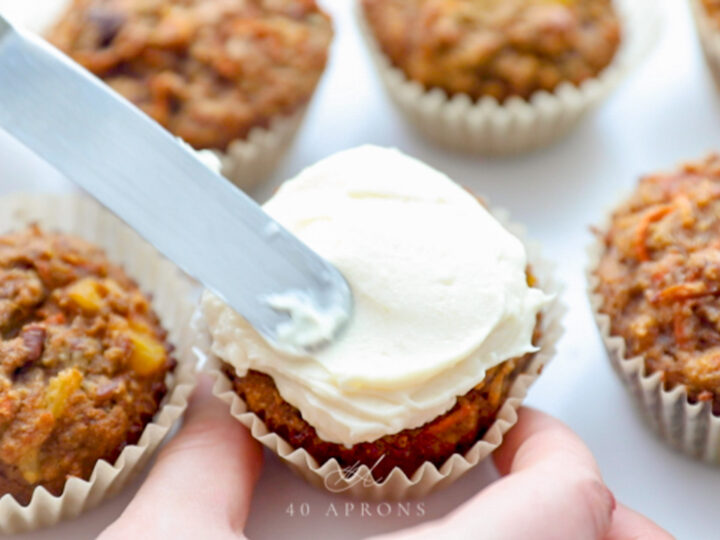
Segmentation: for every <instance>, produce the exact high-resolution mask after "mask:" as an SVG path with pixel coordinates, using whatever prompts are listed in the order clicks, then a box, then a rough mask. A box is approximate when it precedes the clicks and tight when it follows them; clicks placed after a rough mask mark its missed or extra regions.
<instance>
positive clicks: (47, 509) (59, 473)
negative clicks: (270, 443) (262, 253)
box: [0, 194, 196, 534]
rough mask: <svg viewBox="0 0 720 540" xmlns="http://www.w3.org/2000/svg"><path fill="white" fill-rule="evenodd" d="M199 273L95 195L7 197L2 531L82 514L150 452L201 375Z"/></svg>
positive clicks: (0, 320)
mask: <svg viewBox="0 0 720 540" xmlns="http://www.w3.org/2000/svg"><path fill="white" fill-rule="evenodd" d="M111 261H112V262H111ZM136 280H137V281H136ZM192 287H193V285H192V283H191V282H190V280H189V279H187V278H186V277H184V276H182V275H181V273H180V271H179V270H178V269H177V267H176V266H174V265H173V264H172V263H170V262H168V261H167V260H165V259H163V258H162V257H161V256H160V255H158V253H157V252H156V251H155V250H154V249H153V248H151V247H150V246H149V245H148V244H147V243H145V242H144V241H142V240H141V239H140V238H139V237H138V236H137V235H136V234H135V233H133V232H132V231H131V230H130V229H128V227H127V226H126V225H124V224H123V223H121V222H120V220H118V219H117V218H116V217H115V216H113V215H112V214H111V213H110V212H108V211H107V210H105V209H103V208H101V207H100V206H99V205H98V204H97V203H95V202H94V201H92V200H90V199H88V198H86V197H80V196H54V195H42V194H34V195H23V194H15V195H10V196H5V197H0V533H2V534H15V533H20V532H26V531H29V530H31V529H34V528H37V527H42V526H49V525H52V524H54V523H56V522H57V521H59V520H61V519H69V518H72V517H76V516H78V515H79V514H80V513H81V512H83V511H85V510H88V509H89V508H91V507H93V506H95V505H97V504H98V503H100V502H101V501H103V500H105V499H106V498H108V497H109V496H111V495H112V494H114V493H117V491H119V490H120V489H122V488H123V487H124V486H125V484H126V483H127V481H128V480H129V479H130V478H132V477H133V475H134V474H135V473H137V472H138V471H139V470H140V469H141V468H142V467H143V466H144V465H145V464H146V463H147V462H148V460H149V459H150V457H151V456H152V454H153V451H154V450H155V449H156V448H157V447H158V445H159V444H160V443H161V442H162V440H163V438H164V437H165V435H167V434H168V432H169V431H170V429H171V428H172V425H173V424H174V422H175V421H176V420H177V419H178V418H179V417H180V416H181V415H182V413H183V411H184V409H185V407H186V405H187V398H188V396H189V394H190V393H191V392H192V388H193V386H194V373H195V363H196V357H195V356H194V354H193V345H194V343H195V341H196V339H195V334H194V331H193V329H192V328H191V327H190V324H189V323H190V317H191V315H192V312H193V306H192V303H191V301H190V294H191V291H192ZM141 291H143V292H141ZM144 291H148V293H145V292H144ZM150 294H152V295H153V296H150Z"/></svg>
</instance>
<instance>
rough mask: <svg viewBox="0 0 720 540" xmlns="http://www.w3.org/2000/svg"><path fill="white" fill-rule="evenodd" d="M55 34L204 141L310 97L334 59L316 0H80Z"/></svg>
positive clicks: (222, 144) (214, 141)
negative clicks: (331, 56) (329, 55)
mask: <svg viewBox="0 0 720 540" xmlns="http://www.w3.org/2000/svg"><path fill="white" fill-rule="evenodd" d="M48 38H49V40H50V41H51V42H52V43H53V44H55V45H56V46H57V47H59V48H60V49H61V50H63V51H64V52H66V53H67V54H68V55H69V56H71V57H72V58H73V59H74V60H76V61H77V62H79V63H80V64H82V65H83V66H84V67H86V68H87V69H88V70H90V71H91V72H93V73H94V74H96V75H97V76H99V77H101V78H102V79H103V80H105V82H107V83H108V84H109V85H110V86H111V87H112V88H114V89H115V90H116V91H118V92H119V93H120V94H122V95H123V96H125V97H126V98H128V99H129V100H130V101H132V102H133V103H135V104H136V105H137V106H138V107H140V108H141V109H142V110H143V111H145V112H146V113H147V114H149V115H150V116H151V117H153V118H154V119H155V120H157V121H158V122H159V123H160V124H162V125H163V126H164V127H166V128H167V129H168V130H169V131H170V132H171V133H173V134H175V135H177V136H179V137H181V138H182V139H184V140H185V141H186V142H187V143H189V144H190V145H192V146H193V147H195V148H196V149H214V150H219V151H226V150H227V149H228V147H229V146H230V145H231V143H233V142H234V141H238V140H243V139H245V138H246V137H247V136H248V134H249V133H250V131H251V130H252V129H253V128H255V127H261V128H267V127H269V126H270V124H271V122H272V121H273V120H274V119H275V118H279V117H287V116H289V115H292V114H293V113H295V112H296V111H298V110H299V109H301V108H302V107H304V106H305V105H306V104H307V103H308V101H309V100H310V98H311V97H312V94H313V92H314V90H315V86H316V85H317V83H318V81H319V79H320V76H321V75H322V72H323V70H324V68H325V63H326V61H327V56H328V49H329V45H330V41H331V39H332V27H331V23H330V19H329V17H328V16H327V15H325V13H324V12H322V11H321V10H320V9H319V8H318V6H317V5H316V3H315V0H273V1H267V0H182V1H181V0H74V1H73V2H72V4H71V5H70V7H69V8H68V10H67V11H66V12H65V14H64V15H63V16H62V18H61V19H60V20H59V21H58V22H57V24H56V25H55V26H54V28H53V29H52V30H51V31H50V32H49V34H48Z"/></svg>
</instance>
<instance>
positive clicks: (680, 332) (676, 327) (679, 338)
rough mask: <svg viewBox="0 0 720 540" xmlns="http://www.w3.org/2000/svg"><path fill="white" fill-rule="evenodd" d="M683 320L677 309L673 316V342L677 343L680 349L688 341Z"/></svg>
mask: <svg viewBox="0 0 720 540" xmlns="http://www.w3.org/2000/svg"><path fill="white" fill-rule="evenodd" d="M684 322H685V321H684V319H683V316H682V314H681V313H680V310H677V311H676V312H675V315H674V317H673V334H674V335H675V343H677V345H678V347H680V348H681V349H682V348H683V347H684V346H685V344H686V343H687V341H688V336H687V335H686V334H685V325H684Z"/></svg>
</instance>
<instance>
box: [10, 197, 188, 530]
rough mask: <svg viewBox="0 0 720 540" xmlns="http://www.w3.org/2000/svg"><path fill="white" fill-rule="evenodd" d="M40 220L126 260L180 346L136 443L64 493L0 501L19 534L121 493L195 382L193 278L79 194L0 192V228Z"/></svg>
mask: <svg viewBox="0 0 720 540" xmlns="http://www.w3.org/2000/svg"><path fill="white" fill-rule="evenodd" d="M30 223H38V224H39V225H40V226H42V227H43V228H45V229H47V230H54V231H62V232H65V233H69V234H73V235H76V236H78V237H81V238H83V239H85V240H87V241H89V242H92V243H94V244H96V245H98V246H100V247H101V248H103V249H104V250H105V251H106V253H107V255H108V258H109V259H110V260H111V261H113V262H115V263H117V264H120V265H122V266H123V268H124V269H125V270H126V271H127V274H128V275H129V276H131V277H132V278H133V279H134V280H136V281H137V282H138V283H139V285H140V288H141V290H142V291H143V292H145V293H150V294H152V306H153V308H154V309H155V311H156V312H157V314H158V316H159V317H160V320H161V322H162V325H163V327H164V328H165V329H166V330H167V331H168V340H169V342H170V343H172V344H173V345H174V346H175V351H174V352H173V356H174V357H175V358H176V359H177V361H178V365H177V368H176V369H175V371H174V373H173V374H172V375H171V376H169V377H168V381H167V382H168V392H167V395H166V396H165V399H164V400H163V402H162V403H161V406H160V408H159V410H158V412H157V413H156V414H155V417H154V418H153V420H152V422H150V423H148V424H147V426H146V427H145V429H144V431H143V433H142V435H141V437H140V439H139V441H138V443H137V444H133V445H128V446H127V447H126V448H125V449H123V451H122V452H121V453H120V456H119V457H118V458H117V460H116V461H115V463H109V462H107V461H105V460H100V461H98V462H97V464H96V465H95V468H94V469H93V471H92V474H91V476H90V478H89V479H88V480H83V479H81V478H76V477H71V478H69V479H68V481H67V482H66V484H65V488H64V490H63V492H62V494H61V495H60V496H55V495H52V494H51V493H49V492H48V491H47V490H46V489H45V488H44V487H38V488H36V489H35V491H34V493H33V496H32V499H31V501H30V503H29V504H28V505H27V506H22V505H20V504H19V503H18V502H17V501H16V500H15V499H14V498H13V497H12V496H11V495H5V496H3V497H2V498H1V499H0V533H4V534H16V533H21V532H27V531H30V530H32V529H36V528H39V527H47V526H50V525H54V524H55V523H57V522H59V521H61V520H64V519H70V518H74V517H76V516H78V515H79V514H81V513H82V512H84V511H86V510H88V509H90V508H92V507H94V506H96V505H97V504H98V503H100V502H101V501H103V500H105V499H107V498H108V497H110V496H111V495H113V494H115V493H117V492H118V491H119V490H120V489H122V488H123V486H125V485H126V483H127V482H128V480H129V479H131V478H132V477H133V475H134V474H135V473H137V472H138V471H140V470H141V469H142V468H143V467H144V466H145V465H146V464H147V462H148V460H149V459H150V457H151V456H152V454H153V452H154V451H155V449H156V448H157V447H158V446H159V445H160V443H161V442H162V441H163V439H164V438H165V436H166V435H167V434H168V432H169V431H170V429H171V428H172V426H173V424H175V422H176V421H177V420H178V419H179V418H180V417H181V416H182V414H183V412H184V411H185V408H186V407H187V403H188V397H189V396H190V394H191V393H192V390H193V388H194V385H195V375H196V360H197V357H196V356H195V354H194V353H193V347H194V344H195V342H196V341H197V338H196V337H195V336H194V335H193V331H192V329H191V326H190V321H191V318H192V314H193V311H194V309H195V306H194V304H193V303H192V302H191V294H192V289H193V283H192V282H191V281H190V280H189V279H188V278H186V277H185V276H184V275H182V274H181V272H180V271H179V270H178V268H177V267H176V266H175V265H173V264H172V263H170V262H169V261H168V260H166V259H164V258H163V257H162V256H160V255H159V254H158V252H157V251H155V249H154V248H152V247H151V246H150V245H149V244H147V243H146V242H145V241H144V240H142V239H141V238H140V237H139V236H138V235H137V234H136V233H135V232H133V231H132V230H131V229H130V228H129V227H127V225H125V224H123V223H122V222H121V221H120V220H119V219H118V218H117V217H115V216H114V215H113V214H111V213H110V212H109V211H107V210H106V209H104V208H103V207H101V206H100V205H99V204H97V203H96V202H94V201H93V200H92V199H89V198H87V197H84V196H80V195H64V196H63V195H41V194H17V195H10V196H6V197H1V198H0V234H3V233H6V232H9V231H12V230H18V229H20V228H22V227H24V226H27V225H28V224H30Z"/></svg>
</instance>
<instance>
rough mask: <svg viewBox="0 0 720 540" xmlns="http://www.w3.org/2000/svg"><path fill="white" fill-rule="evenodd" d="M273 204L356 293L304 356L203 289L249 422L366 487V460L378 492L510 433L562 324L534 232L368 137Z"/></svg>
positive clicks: (237, 400) (334, 484)
mask: <svg viewBox="0 0 720 540" xmlns="http://www.w3.org/2000/svg"><path fill="white" fill-rule="evenodd" d="M264 208H265V210H266V211H267V212H268V213H270V215H271V216H273V217H274V218H275V219H277V220H278V221H279V222H280V223H281V224H282V225H284V226H285V227H286V228H287V229H289V230H290V231H291V232H293V233H294V234H296V235H297V236H298V237H299V238H300V239H301V240H303V241H304V242H306V243H307V244H308V245H309V246H310V247H311V248H313V249H315V250H316V251H317V252H318V253H320V254H321V255H323V256H324V257H326V258H327V259H328V260H329V261H330V262H331V263H333V264H335V265H336V266H337V268H338V269H339V270H340V271H341V272H342V273H343V275H344V276H345V277H346V279H347V280H348V282H349V284H350V286H351V288H352V290H353V293H354V297H355V306H354V312H353V317H352V320H351V322H350V324H349V326H348V328H347V329H346V330H345V331H344V332H343V333H342V334H341V335H340V337H339V339H338V340H337V341H336V342H335V343H333V344H332V345H331V346H330V347H328V348H326V349H323V350H321V351H319V352H315V353H308V354H304V355H297V354H292V353H289V352H285V351H283V350H280V349H276V348H274V347H273V346H271V345H269V344H268V343H267V342H266V341H265V340H264V339H263V338H262V337H260V336H259V335H258V334H257V333H256V332H255V331H254V330H253V329H252V327H251V326H250V325H249V324H248V322H247V321H245V320H244V319H243V318H242V317H241V316H240V315H238V314H237V313H235V312H234V311H233V310H232V309H230V308H229V307H227V306H226V305H225V304H223V303H222V301H220V300H219V299H218V298H217V297H215V296H214V295H212V294H211V293H206V294H205V296H204V299H203V311H204V315H205V319H206V322H207V326H208V328H209V331H210V335H211V338H212V346H211V348H212V352H213V353H214V355H215V356H216V357H217V363H216V364H214V366H213V367H214V368H215V369H216V370H217V371H218V372H220V373H219V376H220V378H221V381H220V385H219V386H218V387H217V390H218V393H219V394H220V395H221V397H223V399H226V400H228V401H229V402H230V403H232V404H233V412H234V413H235V414H236V415H237V416H238V417H239V418H240V419H241V420H242V421H243V422H245V423H246V424H247V425H249V426H250V427H251V428H252V429H253V434H254V435H255V436H257V437H258V438H259V439H260V440H261V441H262V442H263V443H265V444H267V445H269V446H271V447H272V448H273V449H274V450H275V451H276V452H278V453H279V455H281V457H283V458H286V459H288V460H289V461H290V462H291V463H293V464H294V465H296V466H298V467H299V468H301V469H302V471H301V472H302V473H303V474H304V475H305V476H306V477H309V476H310V477H311V476H313V475H314V476H315V480H314V482H315V483H323V482H325V487H328V488H330V489H348V490H351V491H352V490H353V488H355V487H357V488H358V490H359V489H360V488H362V487H363V486H357V485H356V484H357V483H358V482H357V477H356V478H355V479H354V480H353V479H352V476H353V472H356V471H357V470H360V469H362V470H365V471H366V474H367V476H366V478H367V479H369V480H370V481H371V483H370V485H366V486H365V487H366V488H368V489H367V490H366V493H365V495H366V496H372V497H388V496H389V497H404V496H411V495H413V494H415V495H418V494H420V493H422V492H427V491H429V490H430V489H432V488H433V487H435V486H436V485H437V484H438V483H439V482H440V479H441V478H442V479H444V480H446V483H447V482H448V481H450V479H454V478H455V477H457V476H459V474H460V472H459V471H461V472H464V471H465V470H467V468H469V467H470V466H471V465H474V464H475V463H477V461H479V459H480V457H484V455H487V453H488V452H489V451H490V449H491V448H492V447H494V446H492V445H497V444H499V441H497V438H500V439H501V438H502V432H504V430H505V429H507V428H508V427H509V425H511V423H513V422H514V419H512V418H513V417H514V408H516V407H517V406H519V401H520V399H521V397H522V396H523V395H524V392H525V390H526V389H527V386H528V385H529V383H530V381H531V380H532V379H533V378H534V377H535V376H537V374H538V370H539V367H540V366H541V365H542V364H543V363H544V362H546V361H547V359H548V355H549V353H550V349H551V348H552V342H553V341H554V339H555V338H556V334H557V327H556V326H555V325H556V323H557V321H556V314H554V313H551V311H552V310H551V309H550V308H551V306H552V297H551V295H550V294H548V291H552V284H551V283H550V282H549V281H547V276H546V275H545V274H544V272H545V270H544V269H542V268H541V267H542V263H538V267H537V272H536V266H535V264H534V263H530V264H529V263H528V258H527V253H526V248H525V246H524V245H523V243H522V242H521V241H520V240H519V239H518V238H517V237H515V236H514V235H513V234H511V233H510V232H508V231H507V230H506V229H505V228H504V227H503V225H501V224H500V223H499V222H498V221H497V220H496V219H495V218H494V217H493V216H492V215H491V214H490V213H489V212H488V211H487V210H486V209H485V207H484V206H483V205H482V204H481V203H480V202H479V201H478V200H477V199H476V198H475V197H473V196H472V195H470V194H469V193H468V192H467V191H465V190H464V189H462V188H460V187H459V186H457V185H456V184H454V183H453V182H452V181H451V180H450V179H449V178H447V177H446V176H445V175H443V174H441V173H439V172H437V171H435V170H433V169H431V168H430V167H427V166H426V165H424V164H422V163H420V162H418V161H416V160H413V159H411V158H409V157H406V156H404V155H402V154H401V153H399V152H397V151H394V150H386V149H381V148H377V147H370V146H366V147H361V148H358V149H355V150H349V151H346V152H341V153H339V154H336V155H334V156H332V157H330V158H328V159H326V160H324V161H321V162H320V163H318V164H317V165H315V166H313V167H310V168H309V169H307V170H305V171H304V172H303V173H301V174H300V175H299V176H298V177H297V178H296V179H294V180H291V181H289V182H287V183H286V184H285V185H283V186H282V187H281V188H280V190H279V191H278V193H277V194H276V195H275V196H274V197H273V198H272V199H271V200H270V201H269V202H268V203H267V204H266V205H265V206H264ZM539 273H543V279H545V280H546V281H543V280H542V279H541V280H539V281H538V279H539V278H536V277H535V276H536V275H539ZM553 292H554V291H553ZM510 397H512V400H510V399H509V398H510ZM509 401H511V403H508V402H509ZM506 406H507V408H505V409H504V407H506ZM246 411H247V413H246ZM501 411H502V412H501ZM500 417H502V418H503V421H502V422H498V419H499V418H500ZM503 422H504V423H503ZM491 432H492V433H493V435H492V437H491V438H490V440H492V443H488V438H487V436H488V434H489V433H491ZM480 442H482V443H483V444H480ZM296 450H297V451H296ZM481 453H482V456H481ZM289 456H292V457H289ZM303 456H304V457H303ZM453 457H454V459H451V458H453ZM298 459H300V460H304V459H306V460H307V461H306V463H304V464H302V463H301V464H299V463H298ZM454 468H455V470H454V471H453V469H454ZM342 469H345V471H346V472H345V473H342V472H341V471H342ZM348 471H349V472H348ZM440 471H442V472H440ZM330 479H332V481H330ZM311 480H312V479H311ZM328 482H330V483H328ZM338 486H340V487H339V488H338ZM413 488H414V489H415V491H414V492H413ZM367 492H370V493H367ZM356 494H360V493H356Z"/></svg>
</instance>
